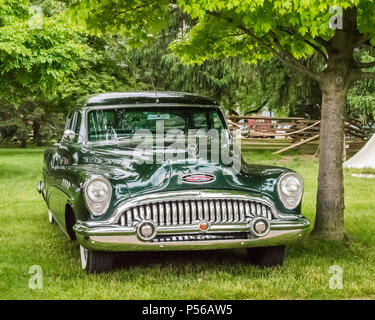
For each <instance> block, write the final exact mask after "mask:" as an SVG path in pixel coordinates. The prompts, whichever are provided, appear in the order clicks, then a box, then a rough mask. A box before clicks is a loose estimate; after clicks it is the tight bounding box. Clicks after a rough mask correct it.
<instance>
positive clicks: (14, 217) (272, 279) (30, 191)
mask: <svg viewBox="0 0 375 320" xmlns="http://www.w3.org/2000/svg"><path fill="white" fill-rule="evenodd" d="M42 156H43V150H41V149H28V150H20V149H0V186H1V189H0V191H1V192H0V244H1V246H0V298H1V299H297V298H298V299H333V298H337V299H343V298H350V299H370V298H372V299H374V298H375V282H374V277H375V263H374V261H375V249H374V248H375V201H374V190H375V180H372V179H358V178H353V177H351V175H350V172H349V171H347V172H346V173H345V189H346V211H345V224H346V230H347V231H348V233H349V234H350V236H351V238H352V240H351V241H350V242H346V243H335V242H322V241H317V240H315V239H312V238H310V237H308V238H306V239H305V240H304V241H302V242H300V243H298V244H296V245H293V246H290V247H289V252H288V256H287V259H286V261H285V264H284V266H283V267H278V268H274V269H259V268H256V267H253V266H250V265H248V264H246V261H245V257H244V252H243V251H241V250H239V251H236V250H234V251H215V252H196V253H189V252H185V253H184V252H182V253H181V252H177V253H153V254H130V255H124V256H122V268H121V269H119V270H117V271H114V272H111V273H108V274H103V275H86V274H85V273H84V272H83V271H81V269H80V262H79V250H78V246H77V244H76V243H74V242H73V243H72V242H69V241H68V239H67V238H66V237H65V236H64V235H63V233H62V232H61V231H60V230H59V228H58V227H57V226H51V225H50V224H49V223H48V221H47V208H46V205H45V204H44V202H43V200H42V198H41V196H40V195H39V194H38V193H37V192H36V183H37V181H39V179H40V177H41V166H42V161H43V157H42ZM245 157H246V158H247V160H249V161H251V162H259V163H266V164H276V165H281V166H286V167H290V168H293V169H295V170H297V171H299V172H300V173H301V174H302V175H303V177H304V179H305V186H306V191H305V194H304V200H303V212H304V214H305V215H306V216H307V217H308V218H309V219H310V221H313V219H314V212H315V197H316V188H317V168H318V163H317V161H316V160H315V159H314V158H312V157H310V156H298V155H296V154H290V155H288V156H278V157H275V156H272V155H271V154H270V153H268V152H253V153H246V155H245ZM32 265H40V266H41V267H42V269H43V289H40V290H31V289H29V287H28V282H29V278H30V276H31V275H30V274H28V270H29V267H30V266H32ZM332 265H338V266H340V267H341V268H342V270H343V289H342V290H332V289H330V288H329V279H330V277H331V276H332V274H330V273H329V268H330V266H332Z"/></svg>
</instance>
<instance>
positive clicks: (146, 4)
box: [113, 1, 158, 19]
mask: <svg viewBox="0 0 375 320" xmlns="http://www.w3.org/2000/svg"><path fill="white" fill-rule="evenodd" d="M155 3H158V2H157V1H152V2H146V3H142V4H140V5H138V6H135V7H133V8H130V9H127V10H123V11H118V12H117V13H115V14H114V16H113V19H116V18H117V17H118V16H120V15H122V14H125V13H128V12H130V11H136V10H139V9H142V8H144V7H148V6H152V5H153V4H155Z"/></svg>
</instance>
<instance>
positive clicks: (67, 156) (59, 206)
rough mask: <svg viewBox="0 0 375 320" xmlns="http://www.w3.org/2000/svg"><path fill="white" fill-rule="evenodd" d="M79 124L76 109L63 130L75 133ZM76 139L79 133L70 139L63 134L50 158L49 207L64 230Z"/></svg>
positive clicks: (79, 117)
mask: <svg viewBox="0 0 375 320" xmlns="http://www.w3.org/2000/svg"><path fill="white" fill-rule="evenodd" d="M80 125H81V113H80V112H78V111H77V112H74V113H73V114H71V115H70V116H69V117H68V120H67V125H66V127H65V132H66V130H72V131H74V133H77V132H79V128H80ZM78 140H79V134H76V135H75V136H74V137H73V138H72V139H69V138H67V137H65V136H64V137H63V138H62V140H61V141H60V142H59V143H57V144H55V147H56V149H55V152H54V154H53V156H52V159H51V166H50V168H51V169H50V183H49V185H50V193H49V201H48V202H49V208H50V210H51V211H52V213H53V215H54V217H55V220H56V222H57V223H58V224H59V225H60V226H61V228H62V229H63V230H65V231H66V225H65V207H66V204H67V203H69V199H70V195H69V189H70V188H71V182H70V179H69V167H70V166H71V165H72V164H74V162H75V159H74V153H75V150H76V143H77V141H78Z"/></svg>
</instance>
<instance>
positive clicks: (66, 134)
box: [63, 129, 76, 141]
mask: <svg viewBox="0 0 375 320" xmlns="http://www.w3.org/2000/svg"><path fill="white" fill-rule="evenodd" d="M75 136H76V133H75V132H74V131H73V130H70V129H68V130H65V131H64V134H63V139H66V140H69V141H73V139H74V137H75Z"/></svg>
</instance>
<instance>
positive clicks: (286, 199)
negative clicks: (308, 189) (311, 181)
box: [277, 172, 304, 210]
mask: <svg viewBox="0 0 375 320" xmlns="http://www.w3.org/2000/svg"><path fill="white" fill-rule="evenodd" d="M289 177H294V178H297V180H298V181H299V183H300V189H299V190H298V192H297V193H296V194H294V195H287V194H285V193H284V192H283V191H282V189H283V188H282V183H283V181H285V180H286V179H287V178H289ZM277 192H278V195H279V198H280V200H281V202H282V204H283V206H284V207H285V208H286V209H288V210H294V209H296V208H297V207H298V206H299V204H300V203H301V200H302V196H303V192H304V182H303V178H302V176H301V175H300V174H299V173H297V172H286V173H284V174H282V175H281V176H280V177H279V180H278V182H277ZM291 201H293V202H292V204H291Z"/></svg>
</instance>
